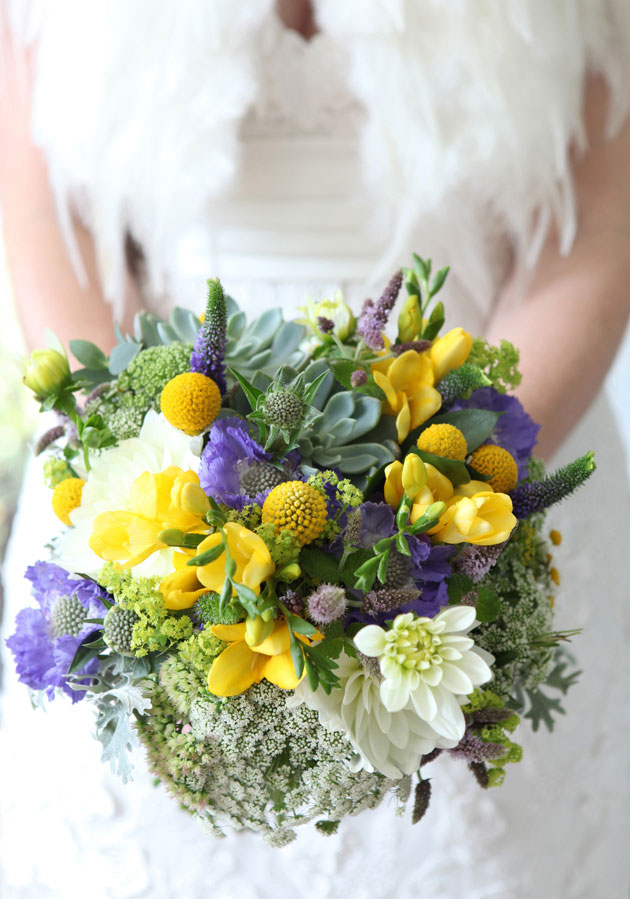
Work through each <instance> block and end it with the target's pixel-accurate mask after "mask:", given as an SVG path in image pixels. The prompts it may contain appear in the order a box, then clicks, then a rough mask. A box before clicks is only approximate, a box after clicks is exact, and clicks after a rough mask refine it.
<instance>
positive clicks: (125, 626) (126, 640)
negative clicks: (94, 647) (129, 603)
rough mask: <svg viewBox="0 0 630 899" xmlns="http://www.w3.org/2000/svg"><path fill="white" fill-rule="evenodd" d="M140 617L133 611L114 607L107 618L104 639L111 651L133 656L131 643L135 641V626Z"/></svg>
mask: <svg viewBox="0 0 630 899" xmlns="http://www.w3.org/2000/svg"><path fill="white" fill-rule="evenodd" d="M138 620H139V619H138V616H137V615H136V613H135V612H134V611H133V609H125V608H123V607H122V606H112V608H111V609H110V610H109V612H108V613H107V615H106V616H105V624H104V626H103V638H104V640H105V642H106V643H107V645H108V646H109V647H110V649H113V650H114V652H119V653H120V654H121V655H131V654H132V650H131V643H132V640H133V629H134V625H135V624H136V622H137V621H138Z"/></svg>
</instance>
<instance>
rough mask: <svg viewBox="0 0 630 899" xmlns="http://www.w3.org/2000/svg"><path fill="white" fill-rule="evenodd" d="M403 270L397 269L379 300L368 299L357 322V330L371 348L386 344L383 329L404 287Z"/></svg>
mask: <svg viewBox="0 0 630 899" xmlns="http://www.w3.org/2000/svg"><path fill="white" fill-rule="evenodd" d="M402 280H403V276H402V272H401V271H397V272H396V274H395V275H393V276H392V278H391V279H390V281H389V284H388V285H387V287H386V288H385V290H384V291H383V294H382V295H381V297H380V299H379V301H378V302H377V303H376V304H375V303H374V300H366V301H365V303H364V304H363V309H362V310H361V315H360V316H359V320H358V322H357V331H358V333H359V334H360V335H361V337H362V338H363V340H364V341H365V342H366V344H367V345H368V346H369V348H370V349H371V350H382V349H383V347H384V346H385V343H384V341H383V331H384V330H385V328H386V327H387V322H388V320H389V316H390V314H391V311H392V309H393V308H394V304H395V302H396V300H397V299H398V294H399V293H400V288H401V287H402Z"/></svg>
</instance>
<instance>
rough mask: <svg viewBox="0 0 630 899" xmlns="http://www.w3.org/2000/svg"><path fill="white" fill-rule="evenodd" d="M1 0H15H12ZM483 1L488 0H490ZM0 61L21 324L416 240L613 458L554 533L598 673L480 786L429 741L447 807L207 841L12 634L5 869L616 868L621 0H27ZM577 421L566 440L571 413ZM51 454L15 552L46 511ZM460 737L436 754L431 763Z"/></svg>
mask: <svg viewBox="0 0 630 899" xmlns="http://www.w3.org/2000/svg"><path fill="white" fill-rule="evenodd" d="M0 5H1V4H0ZM473 7H474V8H473ZM5 13H6V22H5V25H4V36H3V55H2V68H1V69H0V196H1V199H2V212H3V222H4V240H5V247H6V255H7V260H8V264H9V270H10V275H11V278H12V283H13V290H14V295H15V298H16V302H17V305H18V309H19V312H20V315H21V318H22V323H23V327H24V332H25V335H26V337H27V340H28V341H29V343H31V344H32V345H33V346H36V345H41V344H42V342H43V329H44V327H45V326H46V325H50V326H51V327H52V328H53V330H54V331H55V332H56V333H57V335H58V336H59V337H61V338H62V339H63V340H64V342H66V343H67V340H68V339H71V338H75V337H83V338H88V339H93V340H94V341H96V342H97V343H99V344H100V345H101V346H105V344H107V343H109V345H110V346H111V345H112V343H113V340H114V336H113V326H112V313H113V316H114V317H116V318H117V319H118V320H119V321H122V322H123V323H124V324H125V325H126V326H127V328H128V327H129V326H130V323H131V320H132V317H133V314H134V312H135V311H137V310H138V309H139V308H141V307H142V306H145V307H148V308H150V309H153V310H154V311H157V312H164V311H167V310H168V308H169V305H171V304H175V303H177V304H179V305H188V306H190V307H191V308H194V309H195V310H196V311H201V309H202V307H203V302H204V285H205V278H206V277H208V276H212V275H219V276H220V277H221V278H222V280H223V282H224V284H225V286H226V288H227V290H228V291H229V292H230V293H231V294H232V295H233V296H234V297H235V298H236V299H237V300H238V301H239V303H240V304H241V305H242V306H243V308H245V309H246V311H248V312H250V313H252V314H255V313H257V312H259V311H260V310H261V309H263V308H265V307H269V306H271V305H279V306H282V307H283V308H284V310H285V312H286V313H288V314H291V313H294V312H295V309H296V307H297V306H299V305H301V304H302V303H303V302H304V300H305V298H306V296H307V294H310V295H312V296H313V297H314V298H316V299H321V298H323V297H325V296H327V295H330V291H332V290H333V289H334V288H335V287H337V286H341V287H342V288H343V290H344V292H345V295H346V298H347V299H349V300H350V302H353V301H354V304H355V308H356V304H357V302H359V303H360V302H361V301H362V300H363V299H364V298H365V296H367V295H368V291H370V290H371V289H372V288H373V286H374V285H375V284H377V285H378V284H379V283H380V282H381V281H382V280H383V278H384V277H386V276H387V275H388V274H389V273H390V272H391V271H392V270H394V269H395V268H397V267H399V266H400V265H401V264H406V263H407V262H408V260H409V257H410V254H411V251H413V250H415V251H417V252H419V253H421V254H422V255H424V256H425V257H426V256H432V258H433V259H434V261H435V262H436V263H438V264H439V265H444V264H447V263H450V264H451V265H452V268H453V271H452V274H451V277H450V278H449V282H448V291H449V294H448V297H447V298H446V307H447V314H448V316H449V318H450V320H451V322H452V323H457V324H463V325H465V326H466V327H467V328H468V330H471V331H473V332H475V333H483V334H484V335H485V336H487V337H488V338H489V339H490V340H493V341H495V342H497V341H498V340H499V339H500V338H501V337H506V338H508V339H512V340H514V341H515V342H516V343H517V344H518V345H519V347H520V348H521V369H522V371H523V376H524V377H523V387H522V389H521V392H520V397H521V400H522V401H523V403H524V405H525V406H526V408H527V409H528V411H529V412H530V413H531V415H532V416H533V417H534V418H535V419H536V420H537V421H539V422H541V423H542V430H541V435H540V442H539V453H540V455H542V456H543V457H545V458H547V459H553V463H554V464H560V463H561V462H563V461H565V460H567V459H568V458H569V457H572V456H576V455H578V453H582V452H584V451H585V450H587V449H591V448H592V449H594V450H595V451H596V458H597V462H598V469H599V470H598V473H597V475H596V476H595V477H594V478H593V479H592V480H591V481H590V482H589V484H588V485H587V486H586V487H585V488H584V490H583V492H582V493H581V494H580V496H579V497H578V498H577V499H576V500H575V501H573V500H572V502H571V504H570V506H569V509H570V513H569V514H566V512H565V511H564V509H563V508H562V507H561V508H560V510H559V511H558V512H556V513H555V515H554V517H553V522H552V526H554V527H556V528H559V529H560V530H561V531H562V532H563V535H564V541H563V545H562V546H561V547H560V548H559V551H558V567H560V568H561V569H562V570H563V578H564V580H563V590H562V592H561V594H560V599H559V603H558V605H559V608H558V609H557V612H558V626H559V627H564V626H567V627H576V626H577V627H584V632H583V633H582V635H581V636H580V637H579V638H578V639H576V640H575V641H574V644H573V647H572V649H573V651H574V653H575V654H576V656H577V658H578V660H579V664H580V667H581V668H582V669H583V673H582V676H581V679H580V682H579V684H578V685H577V686H576V687H574V688H573V689H572V690H571V692H570V693H569V695H568V696H567V697H566V700H565V705H566V709H567V715H566V717H565V718H561V719H560V720H559V721H558V723H557V725H556V730H555V733H554V734H553V735H552V736H551V737H550V736H549V735H548V734H546V733H542V734H541V733H540V732H539V733H538V734H536V735H535V738H533V739H532V737H531V734H528V733H527V731H528V728H529V723H528V722H524V724H523V725H522V726H521V732H520V734H519V738H520V740H521V742H523V743H524V744H525V760H524V762H523V764H522V765H519V766H518V767H517V768H515V769H514V770H513V771H510V772H509V776H508V779H507V782H506V784H505V785H504V786H503V787H501V789H500V790H492V791H489V792H486V793H482V792H481V791H480V790H479V788H478V787H477V785H476V784H475V783H474V782H473V781H472V779H469V774H468V772H467V771H466V768H465V766H463V765H461V766H458V764H457V763H451V764H449V760H448V759H444V760H443V759H439V760H438V761H437V762H436V763H435V764H434V766H433V768H434V771H435V773H436V777H435V781H434V799H433V800H432V806H431V809H430V813H429V814H428V815H427V816H426V818H425V819H424V820H423V821H422V822H421V823H420V824H419V825H418V826H416V827H411V825H410V822H409V821H408V820H398V819H396V818H395V817H394V816H393V810H392V809H391V808H387V807H384V808H382V809H380V810H378V811H376V812H372V813H367V814H363V815H361V816H359V817H357V818H354V819H349V820H346V821H345V822H344V823H343V824H342V826H341V828H340V831H339V834H338V836H336V837H332V838H329V839H326V838H323V837H321V836H319V835H318V834H315V833H314V831H310V830H309V831H307V832H305V833H303V834H301V835H300V837H299V838H298V839H297V840H296V842H295V843H293V844H291V845H289V846H288V847H286V848H284V849H282V850H271V849H268V848H267V847H266V846H264V844H262V843H261V842H260V841H259V839H258V838H257V837H252V836H251V835H247V834H244V835H231V836H230V837H229V838H228V839H227V840H225V841H223V842H213V841H212V840H211V838H210V837H209V836H207V835H206V834H205V833H203V832H202V830H201V828H200V826H199V825H198V823H197V822H196V821H194V820H192V819H191V818H189V817H187V816H186V815H185V814H184V813H183V812H181V811H179V809H178V808H177V806H176V804H175V803H174V802H172V801H171V800H169V799H168V798H167V796H166V794H165V792H164V791H163V790H162V788H155V787H154V786H153V782H152V779H151V776H150V775H149V773H148V772H147V771H146V770H145V769H144V768H143V765H142V761H141V758H140V757H139V753H136V756H137V758H136V779H135V781H134V783H133V784H131V785H128V786H126V787H123V786H122V785H121V784H120V783H118V782H117V781H116V780H115V779H114V778H113V777H112V776H110V775H109V773H108V772H107V770H106V769H105V768H104V767H103V766H101V763H100V760H99V746H98V744H97V743H96V742H95V741H93V740H92V738H91V737H90V734H89V730H90V725H89V721H88V720H86V719H85V718H84V719H83V720H82V719H81V714H82V713H86V712H87V713H88V714H89V710H84V709H80V707H77V708H73V709H72V710H71V711H70V709H69V707H68V705H67V704H66V703H64V700H63V698H62V697H60V698H58V699H56V701H55V702H54V703H53V704H52V705H51V706H50V707H49V708H48V710H47V713H46V714H45V715H44V714H42V713H41V712H32V711H31V709H30V706H29V702H28V696H27V693H26V690H25V689H24V687H22V686H20V685H17V683H16V682H15V681H14V679H13V675H12V673H11V669H12V664H11V659H10V658H7V659H6V660H5V674H4V676H5V681H6V685H5V692H4V697H3V705H2V716H3V730H4V734H3V752H4V755H5V757H4V764H3V765H2V772H3V774H2V791H1V792H2V805H3V813H4V815H5V822H6V824H5V829H4V834H3V841H4V845H3V852H2V868H3V873H2V875H1V877H2V879H1V880H0V884H1V885H2V886H3V887H4V891H3V892H2V895H4V896H7V897H15V899H18V897H19V899H21V897H28V899H39V897H47V896H51V897H53V896H54V897H63V899H73V897H75V896H76V897H78V896H83V895H85V894H86V893H89V894H90V895H91V896H94V897H116V899H122V897H149V899H170V897H173V896H176V895H177V896H182V897H184V899H196V897H201V896H206V895H208V894H211V895H213V897H214V899H222V897H233V896H236V895H238V896H240V897H252V899H257V897H271V896H273V897H274V899H282V897H285V896H287V897H288V896H294V895H296V894H298V895H301V894H304V893H306V892H308V894H309V895H311V896H313V897H314V899H319V897H322V899H323V897H338V896H344V895H348V896H352V897H359V899H362V897H366V899H367V897H371V899H381V897H390V896H396V897H397V899H405V897H423V896H427V897H428V896H431V897H440V899H451V897H466V899H485V897H514V899H525V897H532V896H540V897H542V899H547V897H549V899H560V897H562V899H586V897H588V899H592V897H595V896H606V897H608V899H616V897H622V896H626V889H627V883H628V870H629V869H628V853H627V845H626V842H627V831H628V823H629V822H628V812H627V809H628V807H629V799H630V789H629V785H628V771H627V740H628V736H629V735H630V725H629V722H628V706H627V702H626V691H627V688H626V684H627V682H628V681H627V679H628V672H627V670H625V669H624V665H625V664H626V663H625V662H624V659H626V658H627V645H628V639H630V633H629V630H630V620H629V616H628V603H627V601H625V598H624V597H623V596H622V588H621V584H622V581H623V576H624V574H625V571H626V568H625V565H624V562H625V559H623V558H622V553H623V547H622V538H621V534H622V533H623V532H622V530H621V526H622V525H625V524H626V522H627V521H628V520H629V519H628V512H630V508H629V504H628V489H627V475H626V474H625V471H624V460H623V451H622V449H621V445H620V442H619V439H618V436H617V432H616V429H615V425H614V422H613V420H612V418H611V416H610V413H609V411H608V409H607V407H606V404H605V402H604V400H603V398H602V396H601V395H599V393H598V391H599V387H600V385H601V382H602V379H603V377H604V375H605V372H606V370H607V368H608V366H609V364H610V362H611V360H612V358H613V356H614V353H615V350H616V348H617V345H618V341H619V340H620V337H621V335H622V334H623V330H624V327H625V323H626V320H627V315H628V308H627V300H628V289H627V285H628V283H629V281H630V270H629V268H628V235H629V233H630V217H629V216H630V193H629V187H630V179H628V169H627V166H628V158H629V157H630V122H629V121H628V110H629V107H630V89H629V88H628V85H629V84H630V42H629V37H630V7H629V6H628V4H627V2H626V0H590V2H586V0H584V2H580V3H567V2H565V0H548V2H547V3H539V2H537V0H514V2H509V3H508V2H500V0H496V2H495V0H491V2H488V3H485V4H483V5H482V6H481V7H479V6H477V5H476V4H461V3H449V4H446V3H439V2H437V0H363V2H358V0H345V2H343V3H342V2H340V0H318V2H316V3H314V4H313V7H311V5H310V4H309V3H308V2H305V0H283V2H278V3H273V2H272V0H241V2H240V3H238V4H235V3H229V2H227V0H207V2H204V3H200V2H193V0H180V2H175V0H161V2H160V3H159V4H156V3H155V2H151V0H134V2H133V3H129V2H125V0H110V2H107V3H103V2H97V0H94V2H91V3H86V2H85V0H63V2H62V0H55V2H53V0H39V2H38V0H13V2H11V0H10V2H8V3H7V4H6V8H5ZM569 434H571V436H570V438H569V439H568V440H567V437H568V435H569ZM35 467H36V466H32V467H31V471H30V475H29V477H27V480H26V483H25V488H24V492H23V496H22V500H21V504H20V510H19V513H18V516H17V521H16V526H15V529H14V535H13V539H12V543H11V547H10V551H9V558H8V561H7V565H6V569H5V579H6V592H7V610H6V612H5V630H7V631H8V632H9V633H10V632H11V628H12V620H13V617H14V615H15V612H16V611H17V609H18V608H20V607H21V606H23V605H24V604H26V603H27V602H28V595H27V590H26V588H25V587H24V586H23V582H22V576H23V571H24V569H25V567H26V565H27V564H30V563H32V562H33V561H35V560H36V559H37V558H39V557H40V556H41V553H42V547H43V545H44V543H45V542H46V541H47V539H48V538H49V537H50V535H51V533H52V532H53V530H54V523H53V522H52V520H51V515H50V514H49V513H48V510H47V503H48V498H47V497H44V496H43V488H42V487H41V486H40V485H41V479H40V477H39V472H38V471H36V470H34V469H35ZM438 767H439V768H441V770H436V769H438Z"/></svg>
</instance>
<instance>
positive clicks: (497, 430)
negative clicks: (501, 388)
mask: <svg viewBox="0 0 630 899" xmlns="http://www.w3.org/2000/svg"><path fill="white" fill-rule="evenodd" d="M453 408H454V409H490V410H491V411H492V412H502V413H503V414H502V415H501V416H500V417H499V419H498V421H497V423H496V425H495V427H494V431H493V432H492V435H491V437H490V439H489V440H488V441H487V442H488V443H495V444H496V445H497V446H501V447H503V449H506V450H507V451H508V452H509V453H510V454H511V455H512V456H513V457H514V460H515V462H516V464H517V466H518V477H519V480H522V479H523V478H526V477H527V476H528V474H529V457H530V456H531V454H532V450H533V449H534V447H535V446H536V439H537V436H538V431H539V430H540V425H537V424H536V423H535V422H534V421H533V420H532V419H531V418H530V416H529V415H528V414H527V412H526V411H525V410H524V409H523V406H522V405H521V403H520V401H519V400H517V398H516V397H515V396H509V394H507V393H499V392H498V391H497V390H495V389H494V387H482V388H481V389H480V390H474V391H473V392H472V393H471V394H470V396H469V398H468V399H467V400H459V401H458V402H457V403H455V405H454V406H453Z"/></svg>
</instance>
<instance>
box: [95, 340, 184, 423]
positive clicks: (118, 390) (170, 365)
mask: <svg viewBox="0 0 630 899" xmlns="http://www.w3.org/2000/svg"><path fill="white" fill-rule="evenodd" d="M191 349H192V347H191V346H190V344H187V343H171V344H169V345H168V346H153V347H149V348H148V349H145V350H141V351H140V352H139V353H138V355H137V356H136V357H135V358H134V359H133V360H132V361H131V362H130V363H129V365H128V367H127V369H126V370H125V371H124V372H122V374H121V375H120V376H119V377H118V378H117V379H116V380H115V381H112V383H111V385H110V386H109V388H108V389H107V390H106V391H105V392H104V393H103V394H101V395H100V396H98V397H97V398H96V399H94V400H93V401H92V402H91V403H89V404H88V407H87V409H86V412H87V414H88V415H90V414H91V413H93V412H100V414H101V415H102V416H103V418H104V419H105V421H106V422H107V426H108V427H109V429H110V431H111V432H112V433H113V434H114V435H115V436H116V437H117V438H118V439H119V440H126V439H127V438H129V437H137V436H138V434H139V432H140V428H141V427H142V422H143V420H144V416H145V415H146V414H147V412H148V411H149V409H154V410H155V411H156V412H159V411H160V394H161V393H162V390H163V389H164V387H165V386H166V384H167V383H168V382H169V381H170V380H171V379H172V378H174V377H176V376H177V375H181V374H183V372H186V371H188V370H189V368H190V353H191Z"/></svg>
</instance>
